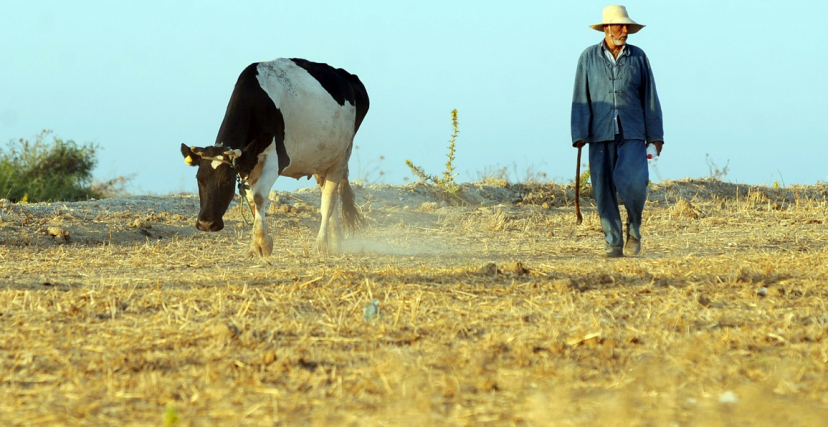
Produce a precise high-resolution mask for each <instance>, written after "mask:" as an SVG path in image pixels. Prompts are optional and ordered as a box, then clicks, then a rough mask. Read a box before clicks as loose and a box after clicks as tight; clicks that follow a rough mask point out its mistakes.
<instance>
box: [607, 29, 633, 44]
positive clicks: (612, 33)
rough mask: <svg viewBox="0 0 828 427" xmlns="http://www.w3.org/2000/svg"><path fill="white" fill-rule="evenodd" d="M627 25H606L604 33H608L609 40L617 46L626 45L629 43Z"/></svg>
mask: <svg viewBox="0 0 828 427" xmlns="http://www.w3.org/2000/svg"><path fill="white" fill-rule="evenodd" d="M628 30H629V29H628V28H627V26H626V25H619V24H611V25H605V26H604V33H605V34H606V35H607V41H609V42H612V44H614V45H615V46H624V45H625V44H627V32H628Z"/></svg>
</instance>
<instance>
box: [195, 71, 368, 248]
mask: <svg viewBox="0 0 828 427" xmlns="http://www.w3.org/2000/svg"><path fill="white" fill-rule="evenodd" d="M367 113H368V93H367V92H366V90H365V86H363V85H362V82H360V81H359V78H358V77H357V76H356V75H353V74H350V73H348V72H347V71H345V70H343V69H341V68H338V69H337V68H333V67H331V66H329V65H327V64H322V63H316V62H310V61H306V60H304V59H285V58H279V59H276V60H273V61H269V62H258V63H254V64H251V65H250V66H248V67H247V68H245V69H244V71H242V73H241V75H240V76H239V79H238V81H237V82H236V87H235V89H233V94H232V95H231V96H230V102H229V104H228V105H227V112H226V113H225V115H224V121H223V122H222V123H221V128H219V132H218V136H217V137H216V142H215V144H214V145H212V146H209V147H204V148H202V147H189V146H187V145H185V144H181V153H182V154H183V155H184V160H185V162H186V163H187V164H189V165H192V166H197V167H198V172H197V173H196V178H197V180H198V197H199V201H200V203H201V209H200V210H199V212H198V220H197V221H196V228H198V229H199V230H202V231H219V230H221V229H222V228H224V221H222V216H223V215H224V213H225V212H227V208H228V207H229V206H230V202H231V201H232V199H233V194H234V193H235V188H236V182H237V179H240V180H241V181H240V182H241V185H244V184H247V185H248V186H249V190H248V191H246V195H247V198H248V200H249V201H250V205H251V206H252V207H253V210H254V216H255V220H254V221H255V222H254V225H253V242H252V243H251V245H250V252H251V254H252V255H254V256H261V257H265V256H269V255H270V253H271V252H272V251H273V239H272V238H271V237H270V236H269V235H268V234H267V225H266V224H265V214H266V213H267V208H268V205H269V204H270V202H269V200H268V195H269V194H270V189H271V187H272V186H273V184H274V183H275V182H276V178H278V177H279V175H283V176H287V177H291V178H296V179H298V178H301V177H310V176H311V175H315V176H316V180H317V182H318V183H319V184H320V185H321V186H322V203H321V208H320V212H321V214H322V223H321V225H320V227H319V234H318V235H317V237H316V242H317V246H318V247H319V249H320V250H323V251H325V250H337V249H338V247H339V242H340V240H341V237H342V226H341V223H340V219H339V216H337V215H334V212H335V211H336V207H337V203H338V201H337V189H339V195H340V196H341V198H342V219H343V220H344V222H345V225H346V226H347V227H349V228H353V227H354V226H355V225H357V224H358V223H359V222H360V221H361V220H362V217H361V216H360V214H359V211H358V210H357V208H356V204H355V202H354V193H353V190H352V189H351V186H350V185H349V184H348V160H349V159H350V157H351V149H352V147H353V141H354V135H356V132H357V130H359V125H360V124H362V120H363V119H364V118H365V115H366V114H367ZM237 177H238V178H237ZM240 192H241V191H240ZM243 193H244V192H243ZM243 197H244V196H243ZM331 222H333V224H331Z"/></svg>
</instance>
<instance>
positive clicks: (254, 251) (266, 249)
mask: <svg viewBox="0 0 828 427" xmlns="http://www.w3.org/2000/svg"><path fill="white" fill-rule="evenodd" d="M272 252H273V238H272V237H270V236H265V237H264V241H259V242H257V241H255V240H254V241H253V243H251V244H250V250H249V251H248V254H249V255H250V256H251V257H252V258H265V257H269V256H270V254H271V253H272Z"/></svg>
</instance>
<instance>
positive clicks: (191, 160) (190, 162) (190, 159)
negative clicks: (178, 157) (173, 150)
mask: <svg viewBox="0 0 828 427" xmlns="http://www.w3.org/2000/svg"><path fill="white" fill-rule="evenodd" d="M184 163H186V164H188V165H190V166H192V165H193V157H192V156H187V157H185V158H184Z"/></svg>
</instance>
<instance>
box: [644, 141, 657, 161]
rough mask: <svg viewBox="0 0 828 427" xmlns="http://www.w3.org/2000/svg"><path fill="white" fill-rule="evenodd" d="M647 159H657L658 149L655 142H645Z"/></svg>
mask: <svg viewBox="0 0 828 427" xmlns="http://www.w3.org/2000/svg"><path fill="white" fill-rule="evenodd" d="M647 160H658V150H656V146H655V144H647Z"/></svg>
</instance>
